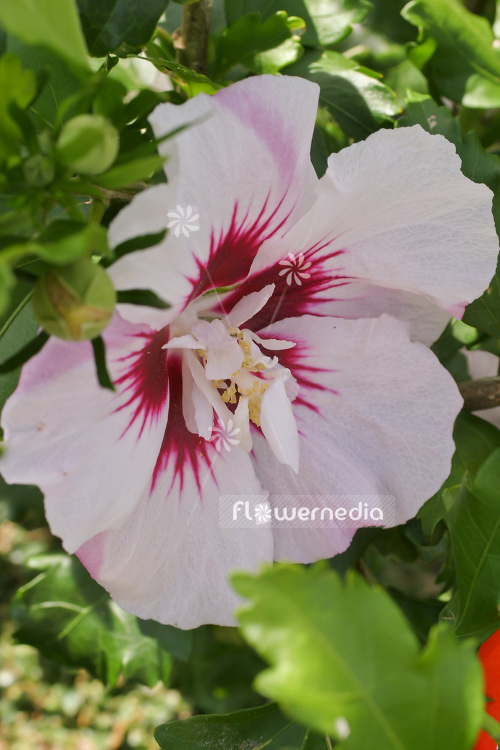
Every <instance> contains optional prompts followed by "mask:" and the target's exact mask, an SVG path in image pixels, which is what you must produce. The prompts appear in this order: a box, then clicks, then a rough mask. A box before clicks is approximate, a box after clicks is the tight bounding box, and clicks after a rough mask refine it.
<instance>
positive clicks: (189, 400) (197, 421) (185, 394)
mask: <svg viewBox="0 0 500 750" xmlns="http://www.w3.org/2000/svg"><path fill="white" fill-rule="evenodd" d="M182 414H183V416H184V420H185V422H186V427H187V428H188V430H189V431H190V432H193V433H194V434H196V435H200V437H202V438H204V439H205V440H209V439H210V436H211V434H212V427H213V423H214V412H213V408H212V405H211V404H210V402H209V401H208V400H207V398H206V396H205V395H204V394H203V393H202V392H201V391H200V389H199V388H198V386H197V385H196V383H195V382H194V380H193V376H192V374H191V370H190V369H189V365H188V363H187V362H186V361H185V358H183V360H182Z"/></svg>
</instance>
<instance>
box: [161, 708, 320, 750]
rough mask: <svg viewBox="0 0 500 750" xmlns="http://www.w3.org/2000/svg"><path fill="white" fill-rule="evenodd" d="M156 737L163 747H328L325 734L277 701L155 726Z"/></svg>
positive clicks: (274, 749) (226, 749) (190, 749)
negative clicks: (294, 717)
mask: <svg viewBox="0 0 500 750" xmlns="http://www.w3.org/2000/svg"><path fill="white" fill-rule="evenodd" d="M155 740H156V741H157V743H158V744H159V746H160V748H162V750H163V748H164V749H165V750H194V748H201V747H203V748H206V750H242V748H254V750H259V748H264V747H265V748H266V750H283V748H287V750H288V749H289V750H292V749H293V750H299V749H300V750H328V745H327V743H326V740H325V738H324V737H321V736H320V735H317V734H315V733H314V732H311V731H310V730H308V729H305V728H304V727H301V726H299V725H298V724H295V723H294V722H292V721H290V719H288V718H287V717H286V716H284V715H283V714H282V713H281V711H280V710H279V708H278V706H277V705H276V704H272V703H271V704H269V705H267V706H262V707H261V708H250V709H246V710H244V711H236V712H235V713H232V714H225V715H222V716H221V715H216V716H193V718H191V719H186V720H185V721H172V722H170V723H169V724H163V725H162V726H159V727H157V729H156V731H155Z"/></svg>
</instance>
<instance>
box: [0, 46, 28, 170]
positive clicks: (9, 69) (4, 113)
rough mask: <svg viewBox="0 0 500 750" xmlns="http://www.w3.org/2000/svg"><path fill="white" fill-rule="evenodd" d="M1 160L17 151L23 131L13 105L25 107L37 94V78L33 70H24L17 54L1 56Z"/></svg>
mask: <svg viewBox="0 0 500 750" xmlns="http://www.w3.org/2000/svg"><path fill="white" fill-rule="evenodd" d="M0 91H1V93H2V98H1V100H0V160H2V159H4V158H5V157H7V156H8V155H9V154H10V152H15V153H17V151H18V144H19V141H20V140H21V138H22V132H21V129H20V128H19V125H18V123H17V122H16V121H15V118H14V117H13V115H12V111H11V105H12V104H14V105H15V106H16V107H18V108H20V109H21V110H23V109H25V108H26V107H27V106H28V104H29V103H30V102H31V100H32V99H33V98H34V96H35V92H36V79H35V76H34V75H33V72H32V71H31V70H23V67H22V64H21V61H20V60H19V58H18V57H17V55H15V54H13V53H9V52H8V53H7V54H5V55H2V56H1V57H0Z"/></svg>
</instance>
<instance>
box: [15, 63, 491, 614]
mask: <svg viewBox="0 0 500 750" xmlns="http://www.w3.org/2000/svg"><path fill="white" fill-rule="evenodd" d="M317 104H318V87H317V86H316V85H314V84H311V83H309V82H307V81H304V80H302V79H299V78H291V77H272V76H261V77H254V78H251V79H247V80H245V81H242V82H240V83H236V84H234V85H232V86H230V87H229V88H227V89H224V90H221V91H220V92H218V93H217V94H216V95H215V96H213V97H209V96H206V95H204V94H200V95H198V96H196V97H195V98H194V99H192V100H190V101H188V102H186V103H185V104H182V105H181V106H174V105H172V104H163V105H160V106H159V107H158V108H157V109H156V110H155V111H154V112H153V114H152V116H151V125H152V127H153V130H154V132H155V135H156V136H157V137H161V136H164V135H165V134H167V133H169V132H173V131H176V135H175V137H172V138H170V139H167V140H165V141H163V143H162V146H161V151H162V153H164V154H165V155H166V156H167V157H168V159H167V162H166V171H167V175H168V183H166V184H160V185H156V186H154V187H151V188H149V189H147V190H145V191H144V192H143V193H141V194H140V195H138V196H137V197H136V198H135V199H134V200H133V201H132V202H131V204H130V205H129V206H128V207H127V208H125V209H124V210H122V211H121V212H120V213H119V215H118V216H117V218H116V219H115V220H114V222H113V223H112V225H111V227H110V238H111V242H112V244H113V246H116V245H118V244H119V243H122V242H124V241H126V240H128V239H130V238H132V237H136V236H143V235H148V234H153V233H157V232H159V231H160V230H162V229H164V228H166V227H168V226H170V230H169V231H168V233H167V235H166V237H165V239H164V240H163V241H162V242H161V243H160V244H158V245H156V246H154V247H151V248H149V249H146V250H144V251H141V252H136V253H131V254H129V255H125V256H123V257H122V258H121V259H120V260H118V261H117V262H116V263H115V264H114V265H113V266H112V267H111V269H110V272H111V276H112V278H113V280H114V283H115V285H116V287H117V288H118V289H121V290H125V289H138V288H140V289H151V290H153V291H154V292H155V293H156V294H157V295H158V296H159V297H161V298H162V299H164V300H166V301H168V302H169V303H170V304H171V307H170V308H169V309H167V310H158V309H153V308H146V307H140V306H134V305H119V306H118V312H117V313H116V315H115V317H114V320H113V321H112V323H111V325H110V326H109V328H108V329H107V330H106V331H105V334H104V339H105V343H106V349H107V358H108V365H109V369H110V373H111V377H112V379H113V380H114V382H115V385H116V392H115V393H113V392H111V391H109V390H105V389H102V388H100V387H99V385H98V383H97V380H96V376H95V373H94V363H93V358H92V348H91V345H90V344H89V343H72V342H69V343H68V342H62V341H59V340H54V339H51V340H50V341H49V342H48V344H47V345H46V346H45V347H44V349H43V350H42V351H41V352H40V353H39V354H38V355H37V356H36V357H35V358H33V359H32V360H31V361H30V362H29V363H28V364H27V365H26V366H25V367H24V369H23V372H22V375H21V380H20V384H19V387H18V389H17V390H16V392H15V393H14V395H13V396H12V397H11V398H10V399H9V401H8V403H7V405H6V407H5V409H4V414H3V428H4V430H5V436H6V441H7V450H6V454H5V458H4V459H3V460H2V463H1V470H2V472H3V474H4V476H5V477H6V479H7V481H9V482H21V483H33V484H36V485H38V486H39V487H40V488H41V489H42V490H43V492H44V494H45V507H46V513H47V518H48V522H49V524H50V527H51V529H52V531H53V533H54V534H56V535H58V536H60V537H61V538H62V540H63V544H64V547H65V549H66V550H67V551H68V552H70V553H73V552H74V553H76V554H77V555H78V556H79V558H80V559H81V560H82V562H83V563H84V565H85V566H86V567H87V568H88V570H89V571H90V573H91V574H92V576H94V578H96V579H97V580H98V581H99V582H100V583H101V584H102V585H103V586H104V587H105V588H106V589H107V590H108V591H109V592H110V593H111V595H112V596H113V598H114V599H115V600H116V601H117V602H118V604H120V605H121V606H122V607H123V608H124V609H126V610H128V611H130V612H132V613H135V614H137V615H139V616H140V617H144V618H153V619H156V620H159V621H161V622H164V623H171V624H173V625H177V626H179V627H182V628H192V627H195V626H198V625H199V624H201V623H208V622H212V623H219V624H223V625H228V624H232V623H233V614H232V613H233V610H234V607H235V605H236V604H237V600H236V597H235V594H234V593H233V592H232V591H231V589H230V586H229V584H228V574H229V572H230V571H231V570H233V569H236V568H246V569H254V568H256V567H257V566H258V565H259V564H260V563H262V562H263V561H271V560H273V559H274V560H282V559H287V560H294V561H298V562H304V563H307V562H312V561H314V560H317V559H318V558H326V557H331V556H333V555H335V554H337V553H339V552H341V551H343V550H344V549H345V548H346V547H347V546H348V545H349V543H350V540H351V538H352V534H353V533H354V530H353V529H349V528H345V527H341V526H340V525H339V527H338V528H327V529H325V528H321V529H319V528H286V529H285V528H280V529H274V528H271V527H270V526H269V525H267V524H260V525H258V526H257V527H256V528H255V529H246V528H245V529H243V528H232V529H228V528H221V526H220V525H219V520H218V518H219V516H218V514H219V510H218V506H219V498H220V497H221V496H228V495H232V496H234V497H235V498H242V499H245V498H247V497H249V496H253V497H259V498H261V500H262V501H265V500H266V498H267V497H268V496H269V498H271V499H272V498H273V497H276V496H280V495H289V496H295V497H299V498H304V497H308V498H312V499H314V498H316V499H317V498H320V499H321V502H323V503H326V504H328V502H329V500H328V499H329V498H330V501H331V503H334V501H335V498H336V497H338V496H347V495H353V496H360V495H363V496H366V495H370V496H377V495H391V496H394V498H395V513H394V518H393V522H394V523H402V522H404V521H406V520H407V519H408V518H410V517H412V516H413V515H414V514H415V513H416V511H417V510H418V508H419V507H420V506H421V505H422V503H423V502H424V501H425V500H426V499H427V498H428V497H430V496H431V495H432V494H433V493H434V492H435V491H436V490H437V489H438V488H439V486H440V485H441V483H442V482H443V480H444V479H445V478H446V476H447V475H448V472H449V468H450V460H451V456H452V453H453V440H452V427H453V422H454V419H455V417H456V415H457V413H458V411H459V410H460V407H461V404H462V400H461V398H460V396H459V393H458V390H457V388H456V386H455V384H454V382H453V380H452V378H451V377H450V375H449V374H448V373H447V372H446V370H445V369H443V368H442V367H441V365H440V364H439V362H438V360H437V359H436V358H435V356H434V355H433V354H432V352H431V351H430V350H429V349H428V348H427V346H426V344H430V343H431V342H432V341H433V340H434V339H435V338H436V337H437V336H438V334H439V333H440V331H441V330H442V329H443V327H444V325H445V324H446V321H447V320H448V319H449V317H450V315H455V316H457V317H460V316H461V314H462V313H463V310H464V306H465V305H466V304H467V303H468V302H469V301H471V300H472V299H474V298H475V297H477V296H478V295H479V294H480V293H481V292H482V291H483V290H484V289H485V287H486V286H487V284H488V282H489V280H490V278H491V276H492V275H493V273H494V270H495V262H496V255H497V251H498V247H497V238H496V234H495V229H494V225H493V219H492V215H491V198H492V196H491V193H490V191H489V190H488V189H487V188H486V187H485V186H484V185H477V184H475V183H473V182H471V181H469V180H468V179H466V178H465V177H464V176H463V175H462V174H461V172H460V160H459V158H458V157H457V155H456V153H455V150H454V148H453V146H451V145H450V143H448V142H447V141H446V140H445V139H444V138H442V137H441V136H431V135H429V134H427V133H425V132H424V131H423V130H422V129H421V128H420V127H413V128H403V129H400V130H396V131H388V130H382V131H379V132H377V133H375V134H374V135H371V136H370V137H369V138H368V139H367V140H366V141H365V142H362V143H357V144H355V145H353V146H351V147H349V148H347V149H344V150H343V151H341V152H340V153H338V154H333V155H332V156H331V157H330V160H329V164H328V170H327V172H326V174H325V176H324V177H323V178H322V179H321V180H318V179H317V177H316V175H315V172H314V170H313V167H312V165H311V162H310V155H309V154H310V145H311V137H312V132H313V127H314V122H315V117H316V112H317ZM422 342H423V343H422ZM318 502H319V500H318ZM302 504H304V503H303V502H301V505H302ZM314 504H317V502H315V503H314ZM360 523H362V522H360Z"/></svg>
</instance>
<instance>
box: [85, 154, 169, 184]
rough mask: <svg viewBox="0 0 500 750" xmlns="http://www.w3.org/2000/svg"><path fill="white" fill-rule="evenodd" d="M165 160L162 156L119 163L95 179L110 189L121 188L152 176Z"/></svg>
mask: <svg viewBox="0 0 500 750" xmlns="http://www.w3.org/2000/svg"><path fill="white" fill-rule="evenodd" d="M164 161H165V160H164V159H163V158H162V157H161V156H148V157H146V158H144V159H134V160H133V161H128V162H124V163H123V164H117V165H116V166H115V167H112V168H111V169H110V170H109V171H108V172H105V173H104V174H102V175H99V176H98V177H96V178H95V180H94V181H95V182H96V184H98V185H100V186H101V187H103V188H106V189H108V190H119V189H120V188H124V187H127V186H128V185H132V183H134V182H137V181H139V180H145V179H147V178H148V177H151V175H152V174H153V173H154V172H157V171H158V170H159V169H160V168H161V167H162V165H163V163H164Z"/></svg>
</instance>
